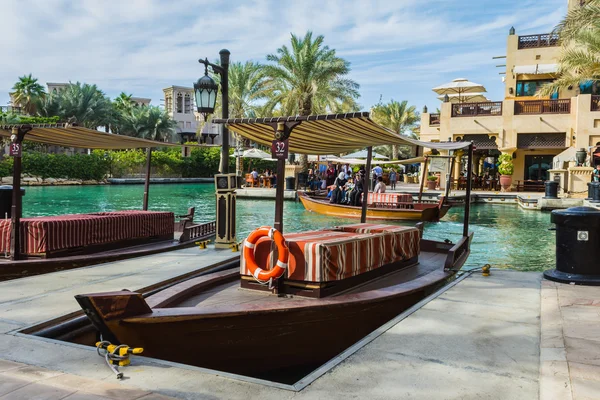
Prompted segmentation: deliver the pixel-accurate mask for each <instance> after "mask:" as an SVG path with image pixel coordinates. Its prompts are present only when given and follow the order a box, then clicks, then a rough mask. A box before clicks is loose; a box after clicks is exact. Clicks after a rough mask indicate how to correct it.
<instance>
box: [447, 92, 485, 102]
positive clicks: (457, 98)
mask: <svg viewBox="0 0 600 400" xmlns="http://www.w3.org/2000/svg"><path fill="white" fill-rule="evenodd" d="M446 96H448V100H449V101H450V103H460V102H463V103H478V102H483V101H490V100H489V99H488V98H487V97H485V96H484V95H483V93H463V94H461V95H459V94H458V93H450V94H447V95H446V94H443V95H440V96H438V97H437V98H438V99H439V100H442V101H443V100H444V98H445V97H446Z"/></svg>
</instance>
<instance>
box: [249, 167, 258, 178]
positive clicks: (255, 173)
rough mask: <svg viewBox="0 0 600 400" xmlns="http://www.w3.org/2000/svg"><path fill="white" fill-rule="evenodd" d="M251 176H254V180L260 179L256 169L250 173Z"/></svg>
mask: <svg viewBox="0 0 600 400" xmlns="http://www.w3.org/2000/svg"><path fill="white" fill-rule="evenodd" d="M250 175H252V178H253V179H258V172H256V168H254V169H253V170H252V172H251V173H250Z"/></svg>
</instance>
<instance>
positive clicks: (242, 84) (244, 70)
mask: <svg viewBox="0 0 600 400" xmlns="http://www.w3.org/2000/svg"><path fill="white" fill-rule="evenodd" d="M266 86H267V83H266V78H265V76H264V74H263V72H262V66H261V65H260V64H259V63H257V62H252V61H246V62H245V63H243V64H242V63H241V62H235V63H232V64H230V65H229V117H230V118H247V117H248V116H249V115H250V114H251V113H252V112H255V110H256V109H257V107H258V105H257V103H256V101H257V100H260V99H263V98H265V97H266Z"/></svg>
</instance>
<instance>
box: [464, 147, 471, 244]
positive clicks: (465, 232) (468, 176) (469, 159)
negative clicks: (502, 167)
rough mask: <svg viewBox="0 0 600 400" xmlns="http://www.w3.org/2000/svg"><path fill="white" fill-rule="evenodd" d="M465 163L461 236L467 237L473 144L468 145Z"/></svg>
mask: <svg viewBox="0 0 600 400" xmlns="http://www.w3.org/2000/svg"><path fill="white" fill-rule="evenodd" d="M468 152H469V154H468V161H467V194H466V198H465V217H464V218H465V219H464V225H463V236H465V237H466V236H469V214H470V213H471V185H472V183H473V179H472V175H473V142H471V144H470V145H469V150H468Z"/></svg>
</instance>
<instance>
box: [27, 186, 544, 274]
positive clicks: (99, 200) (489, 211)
mask: <svg viewBox="0 0 600 400" xmlns="http://www.w3.org/2000/svg"><path fill="white" fill-rule="evenodd" d="M143 194H144V188H143V186H141V185H106V186H43V187H28V188H26V195H25V197H24V198H23V215H24V216H25V217H30V216H43V215H57V214H76V213H86V212H97V211H113V210H125V209H140V208H141V206H142V198H143ZM214 196H215V194H214V186H213V185H211V184H181V185H151V186H150V203H149V207H150V209H151V210H160V211H173V212H174V213H175V214H176V215H177V214H185V213H186V211H187V209H188V208H189V207H196V216H197V217H196V220H197V221H210V220H214V218H215V200H214V198H215V197H214ZM274 210H275V206H274V201H273V200H250V199H239V200H238V209H237V230H238V237H240V238H241V237H244V236H245V235H247V234H248V233H249V232H250V231H252V230H253V229H254V228H256V227H258V226H261V225H267V224H272V223H273V215H274ZM463 212H464V208H463V207H455V208H452V209H451V210H450V211H449V213H448V214H447V215H446V216H445V217H444V218H443V220H442V221H440V222H437V223H426V224H425V233H424V235H425V238H427V239H434V240H444V239H449V240H452V241H454V242H455V241H456V240H458V239H459V238H460V235H461V234H462V217H463ZM352 221H355V220H347V219H343V218H335V217H327V216H323V215H319V214H315V213H311V212H308V211H306V210H305V209H304V207H302V204H300V203H296V202H291V201H286V202H285V206H284V226H285V230H286V231H287V232H292V231H300V230H308V229H318V228H324V227H328V226H332V225H336V224H343V223H348V222H352ZM386 223H389V222H386ZM399 224H403V225H410V224H411V223H410V222H401V223H399ZM549 227H550V214H549V213H545V212H539V211H528V210H522V209H521V208H519V207H517V206H514V205H490V204H475V205H473V207H472V212H471V230H472V231H473V232H474V233H475V236H474V239H473V243H472V246H471V248H472V254H471V257H470V258H469V260H468V262H467V264H466V266H465V267H466V268H473V267H480V266H482V265H483V264H486V263H489V264H491V265H492V266H493V267H504V268H514V269H519V270H527V271H531V270H533V271H542V270H544V269H548V268H554V232H551V231H548V228H549Z"/></svg>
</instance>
